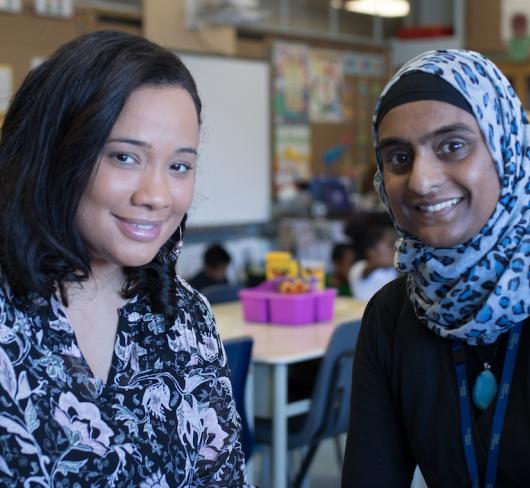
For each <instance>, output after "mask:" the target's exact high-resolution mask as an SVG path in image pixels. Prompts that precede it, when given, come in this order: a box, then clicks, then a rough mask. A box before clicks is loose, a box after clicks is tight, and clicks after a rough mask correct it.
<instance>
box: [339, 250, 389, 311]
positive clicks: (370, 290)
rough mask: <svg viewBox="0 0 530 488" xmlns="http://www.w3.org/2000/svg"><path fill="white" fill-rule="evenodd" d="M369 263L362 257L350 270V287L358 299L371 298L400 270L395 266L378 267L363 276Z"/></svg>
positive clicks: (354, 296)
mask: <svg viewBox="0 0 530 488" xmlns="http://www.w3.org/2000/svg"><path fill="white" fill-rule="evenodd" d="M367 264H368V261H366V260H365V259H361V260H360V261H357V262H356V263H355V264H354V265H353V266H352V267H351V268H350V271H349V272H348V281H349V283H350V289H351V292H352V295H353V298H356V299H357V300H366V301H367V300H370V298H372V296H373V295H374V294H375V293H376V292H377V291H379V290H380V289H381V288H382V287H383V286H384V285H386V284H387V283H388V282H390V281H392V280H394V279H395V278H397V277H398V272H397V271H396V270H395V269H394V268H377V269H375V270H374V271H372V272H371V273H370V274H369V275H368V276H367V277H366V278H363V273H364V270H365V268H366V265H367Z"/></svg>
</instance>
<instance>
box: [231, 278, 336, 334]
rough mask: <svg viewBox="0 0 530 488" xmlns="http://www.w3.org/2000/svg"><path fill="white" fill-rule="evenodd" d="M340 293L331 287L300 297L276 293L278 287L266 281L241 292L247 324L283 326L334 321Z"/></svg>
mask: <svg viewBox="0 0 530 488" xmlns="http://www.w3.org/2000/svg"><path fill="white" fill-rule="evenodd" d="M336 295H337V290H335V289H334V288H328V289H326V290H322V291H312V292H309V293H304V294H300V295H287V294H282V293H278V292H276V291H274V284H273V283H271V282H265V283H263V284H262V285H260V286H257V287H255V288H246V289H244V290H241V291H240V292H239V297H240V298H241V301H242V303H243V317H244V319H245V320H246V321H247V322H258V323H271V324H279V325H303V324H311V323H314V322H326V321H328V320H331V319H332V318H333V312H334V307H333V305H334V302H335V296H336Z"/></svg>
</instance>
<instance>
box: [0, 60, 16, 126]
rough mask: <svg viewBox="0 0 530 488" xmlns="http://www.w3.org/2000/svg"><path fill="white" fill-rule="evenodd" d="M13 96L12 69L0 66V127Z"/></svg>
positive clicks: (7, 66)
mask: <svg viewBox="0 0 530 488" xmlns="http://www.w3.org/2000/svg"><path fill="white" fill-rule="evenodd" d="M12 95H13V68H12V67H11V66H10V65H8V64H0V125H1V123H2V121H3V120H4V115H5V114H6V112H7V109H8V107H9V101H10V100H11V96H12Z"/></svg>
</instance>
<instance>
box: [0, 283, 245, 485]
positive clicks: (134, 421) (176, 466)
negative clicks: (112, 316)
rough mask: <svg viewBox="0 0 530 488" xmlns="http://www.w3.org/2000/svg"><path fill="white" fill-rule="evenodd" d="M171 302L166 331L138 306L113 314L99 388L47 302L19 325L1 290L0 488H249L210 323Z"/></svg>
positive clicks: (207, 316)
mask: <svg viewBox="0 0 530 488" xmlns="http://www.w3.org/2000/svg"><path fill="white" fill-rule="evenodd" d="M177 293H178V304H179V312H178V318H177V320H176V321H175V322H174V323H173V325H172V326H171V327H166V325H165V323H164V320H163V316H162V315H157V314H154V313H152V312H151V309H150V304H149V301H148V300H147V299H146V298H142V297H136V298H134V299H132V300H130V301H129V302H128V303H127V304H126V305H125V306H124V307H122V308H120V309H119V310H118V316H119V323H118V332H117V337H116V343H115V347H114V355H113V359H112V365H111V369H110V372H109V377H108V380H107V382H106V383H104V382H103V381H102V380H101V379H99V378H97V377H94V375H93V374H92V373H91V371H90V369H89V367H88V365H87V363H86V361H85V359H84V358H83V356H82V354H81V352H80V350H79V347H78V345H77V342H76V339H75V335H74V332H73V329H72V326H71V325H70V323H69V322H68V321H67V319H66V315H65V313H64V311H63V310H62V308H61V305H60V303H59V302H58V300H57V299H56V298H53V297H52V299H51V300H50V301H46V300H33V304H34V310H35V311H34V312H32V313H31V314H29V313H27V312H25V311H24V310H27V307H26V308H24V307H21V306H20V304H19V303H18V301H17V300H16V299H14V298H13V297H12V295H11V293H10V292H9V290H8V288H7V287H6V286H5V285H4V284H0V486H2V487H15V486H17V487H18V486H27V487H37V486H40V487H42V486H45V487H56V488H59V487H62V488H67V487H68V488H70V487H72V488H74V487H75V488H81V487H88V486H90V487H103V486H105V487H130V486H133V487H140V488H154V487H156V488H170V487H171V488H174V487H175V488H176V487H194V488H201V487H216V488H217V487H247V486H248V485H247V482H246V478H245V467H244V457H243V454H242V449H241V444H240V440H239V432H240V421H239V416H238V414H237V412H236V410H235V403H234V401H233V399H232V387H231V383H230V378H229V373H228V369H227V365H226V358H225V355H224V350H223V348H222V345H221V341H220V339H219V336H218V334H217V331H216V327H215V323H214V320H213V317H212V313H211V311H210V309H209V306H208V305H207V303H206V302H205V301H204V299H203V298H202V296H201V295H199V294H198V293H197V292H196V291H194V290H193V289H191V288H190V287H189V286H188V285H187V284H186V283H185V282H183V281H181V280H180V279H178V283H177Z"/></svg>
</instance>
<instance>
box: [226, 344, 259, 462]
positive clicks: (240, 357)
mask: <svg viewBox="0 0 530 488" xmlns="http://www.w3.org/2000/svg"><path fill="white" fill-rule="evenodd" d="M252 344H253V340H252V338H251V337H241V338H236V339H227V340H225V341H223V345H224V348H225V352H226V358H227V361H228V366H229V368H230V375H231V379H232V390H233V394H234V400H235V402H236V409H237V412H238V413H239V416H240V417H241V425H242V431H241V443H242V445H243V452H244V454H245V460H248V459H249V458H250V455H251V454H252V450H253V447H254V438H253V435H252V431H251V430H250V427H249V425H248V418H247V412H246V409H245V386H246V383H247V376H248V369H249V366H250V360H251V357H252Z"/></svg>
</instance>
